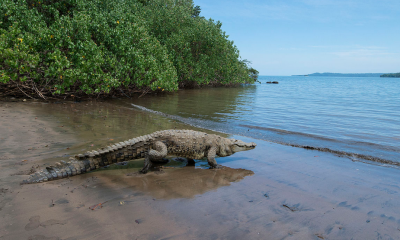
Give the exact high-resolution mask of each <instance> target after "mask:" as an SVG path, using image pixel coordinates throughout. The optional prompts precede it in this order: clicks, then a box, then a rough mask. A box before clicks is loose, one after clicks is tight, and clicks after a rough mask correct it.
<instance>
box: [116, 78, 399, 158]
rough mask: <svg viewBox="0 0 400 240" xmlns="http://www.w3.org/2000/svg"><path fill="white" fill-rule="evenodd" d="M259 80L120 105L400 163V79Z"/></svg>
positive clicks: (196, 123) (228, 130)
mask: <svg viewBox="0 0 400 240" xmlns="http://www.w3.org/2000/svg"><path fill="white" fill-rule="evenodd" d="M260 81H261V82H262V84H254V85H248V86H243V87H239V88H206V89H194V90H185V91H178V92H176V93H172V94H162V95H161V96H159V97H158V98H154V97H152V96H144V97H142V98H140V99H132V100H117V101H114V103H116V104H122V105H125V106H127V107H129V105H130V104H134V105H139V106H143V107H145V108H146V109H145V110H154V111H158V112H161V113H165V114H168V115H169V116H168V117H169V118H172V119H175V120H179V121H182V122H185V123H187V124H191V125H194V126H198V127H201V128H206V129H212V130H216V131H221V132H225V133H229V134H237V135H243V136H249V137H253V138H258V139H263V140H268V141H272V142H278V143H283V144H288V145H301V146H311V147H315V148H329V149H330V150H332V151H333V152H339V151H343V152H344V153H345V155H348V156H352V157H353V159H354V160H357V158H361V157H363V155H364V157H365V156H371V158H370V159H373V158H377V159H380V160H390V161H394V162H399V161H400V146H399V140H400V127H399V126H400V94H399V89H400V80H398V79H388V78H373V77H368V78H355V77H353V78H352V77H348V78H347V77H346V78H345V77H294V76H293V77H260ZM267 81H278V82H279V84H266V82H267ZM134 105H133V106H134ZM131 106H132V105H131Z"/></svg>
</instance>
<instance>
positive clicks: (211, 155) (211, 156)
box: [207, 146, 218, 168]
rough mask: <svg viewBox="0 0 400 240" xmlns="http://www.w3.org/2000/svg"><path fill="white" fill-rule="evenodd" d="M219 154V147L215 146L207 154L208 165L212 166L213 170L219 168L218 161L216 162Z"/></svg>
mask: <svg viewBox="0 0 400 240" xmlns="http://www.w3.org/2000/svg"><path fill="white" fill-rule="evenodd" d="M216 154H217V147H215V146H213V147H211V148H210V149H209V150H208V154H207V161H208V165H210V166H211V168H217V167H218V165H217V161H215V155H216Z"/></svg>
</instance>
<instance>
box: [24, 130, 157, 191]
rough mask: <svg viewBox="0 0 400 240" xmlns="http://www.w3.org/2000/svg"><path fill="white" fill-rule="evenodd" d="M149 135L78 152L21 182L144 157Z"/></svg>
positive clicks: (58, 176)
mask: <svg viewBox="0 0 400 240" xmlns="http://www.w3.org/2000/svg"><path fill="white" fill-rule="evenodd" d="M148 139H149V137H147V136H145V137H138V138H134V139H131V140H128V141H125V142H120V143H116V144H114V145H111V146H108V147H105V148H101V149H98V150H94V151H91V152H86V153H85V154H78V155H76V156H75V158H70V159H69V161H68V162H66V161H60V162H57V163H56V164H55V166H49V167H46V168H45V169H43V170H41V171H39V172H36V173H34V174H31V175H30V177H29V178H28V179H26V180H23V181H22V183H21V184H30V183H41V182H47V181H52V180H56V179H61V178H67V177H70V176H74V175H79V174H82V173H85V172H89V171H91V170H94V169H97V168H99V167H103V166H107V165H110V164H113V163H117V162H122V161H126V160H130V159H134V158H140V157H144V156H143V152H144V151H145V150H146V149H148V145H146V144H145V142H146V141H147V140H148Z"/></svg>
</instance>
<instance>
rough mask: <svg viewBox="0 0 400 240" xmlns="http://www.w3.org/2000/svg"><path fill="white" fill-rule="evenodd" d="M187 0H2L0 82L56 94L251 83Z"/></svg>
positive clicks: (229, 46)
mask: <svg viewBox="0 0 400 240" xmlns="http://www.w3.org/2000/svg"><path fill="white" fill-rule="evenodd" d="M199 14H200V7H199V6H196V7H194V5H193V2H192V1H191V0H154V1H148V0H125V1H117V0H109V1H103V0H3V1H2V2H1V3H0V63H1V64H0V75H1V76H0V82H1V83H7V82H9V81H14V82H24V81H31V82H33V83H35V84H37V85H38V86H40V87H41V88H42V89H48V90H49V91H51V92H53V93H56V94H60V93H64V92H65V91H74V90H77V89H80V90H82V91H84V92H85V93H88V94H91V93H99V92H109V91H110V90H112V89H115V88H119V87H128V86H134V87H137V88H144V87H150V88H151V89H152V90H156V89H162V90H166V91H173V90H176V89H177V88H178V84H179V85H181V86H185V85H188V83H194V84H197V85H202V84H209V83H220V84H232V83H244V82H254V80H255V79H254V77H253V76H252V75H250V76H249V68H248V67H247V65H245V64H243V63H242V62H240V61H239V60H238V58H239V52H238V50H237V48H236V47H235V46H234V45H233V42H231V41H229V40H228V39H227V37H228V36H226V35H225V33H224V32H222V30H221V29H220V27H221V23H219V22H217V23H215V22H214V21H213V20H211V19H210V20H205V19H204V18H202V17H199Z"/></svg>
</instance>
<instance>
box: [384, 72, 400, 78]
mask: <svg viewBox="0 0 400 240" xmlns="http://www.w3.org/2000/svg"><path fill="white" fill-rule="evenodd" d="M381 77H391V78H400V73H386V74H382V75H381Z"/></svg>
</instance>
